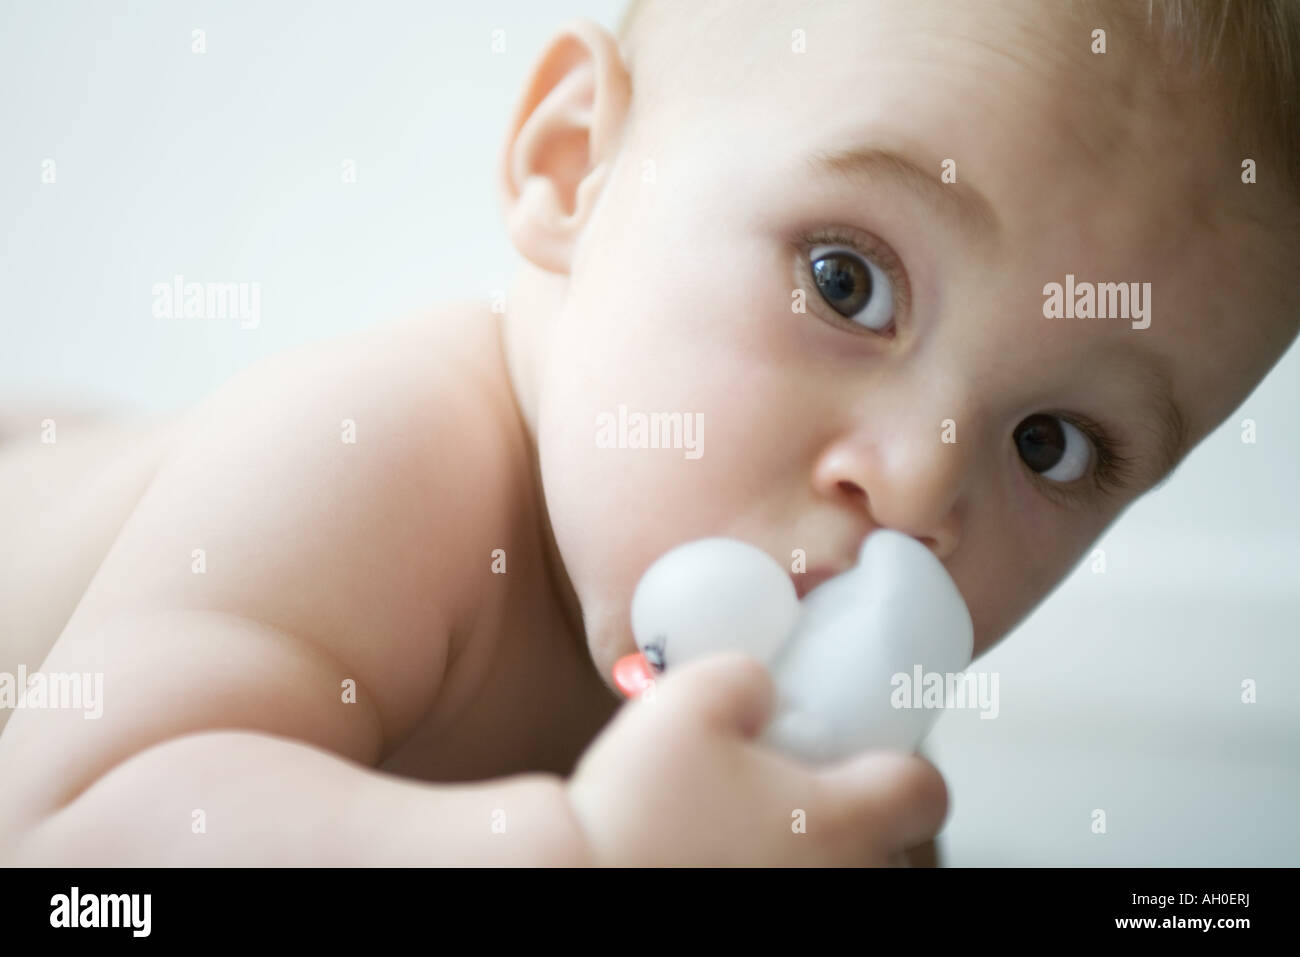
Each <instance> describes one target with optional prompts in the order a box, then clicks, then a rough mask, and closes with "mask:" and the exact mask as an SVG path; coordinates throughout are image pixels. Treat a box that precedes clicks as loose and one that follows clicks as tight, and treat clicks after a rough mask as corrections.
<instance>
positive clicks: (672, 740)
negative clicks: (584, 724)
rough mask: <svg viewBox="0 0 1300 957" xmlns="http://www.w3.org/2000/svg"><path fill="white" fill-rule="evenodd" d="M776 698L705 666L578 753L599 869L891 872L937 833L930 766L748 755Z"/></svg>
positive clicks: (760, 683) (719, 663) (685, 668)
mask: <svg viewBox="0 0 1300 957" xmlns="http://www.w3.org/2000/svg"><path fill="white" fill-rule="evenodd" d="M774 696H775V689H774V687H773V684H772V681H771V679H770V677H769V676H768V674H767V671H766V670H765V669H764V668H763V666H762V665H761V664H759V662H758V661H756V660H755V659H753V658H750V657H749V656H746V655H742V654H739V653H736V652H728V653H722V654H716V655H711V656H709V657H707V658H702V659H699V660H697V661H692V662H689V663H686V664H683V665H681V666H679V667H678V668H675V669H673V671H672V672H671V674H666V675H664V676H663V677H661V678H660V679H659V680H658V681H657V682H656V685H655V687H654V689H653V691H652V693H651V695H650V696H649V697H648V698H643V699H641V700H637V701H634V702H629V703H628V704H626V705H624V707H623V710H622V711H621V712H620V713H619V714H618V715H617V717H616V718H615V719H614V720H613V721H612V722H611V723H610V725H609V726H608V727H607V728H606V729H605V730H604V731H603V732H602V733H601V734H600V736H599V737H598V738H597V739H596V740H595V741H594V742H593V743H592V745H591V746H590V747H589V748H588V749H587V751H586V753H585V754H584V755H583V756H582V759H581V760H580V761H579V762H578V766H577V768H576V769H575V770H574V772H573V776H572V777H571V778H570V780H569V782H568V791H569V798H570V800H571V802H572V804H573V808H574V811H575V813H576V815H577V817H578V820H579V822H580V823H581V824H582V827H583V830H584V832H585V834H586V838H587V841H588V845H589V848H588V850H589V855H588V857H589V859H590V860H591V862H592V863H594V864H598V865H706V866H726V865H741V866H749V865H774V866H788V865H796V866H797V865H889V864H897V863H903V860H904V859H903V852H904V851H905V850H906V849H907V848H909V847H913V846H915V845H917V844H921V843H923V842H925V841H927V840H929V839H930V838H932V837H933V836H934V835H935V833H936V832H937V831H938V830H939V827H940V825H941V824H942V823H943V819H944V817H945V815H946V814H947V805H948V797H947V788H946V787H945V785H944V783H943V778H942V777H940V775H939V772H938V771H936V770H935V768H934V766H933V765H932V764H930V763H929V762H928V761H926V760H925V759H923V758H920V757H916V756H911V755H904V754H902V753H899V752H890V751H872V752H867V753H864V754H862V755H860V756H858V757H855V758H852V759H849V760H847V761H844V762H842V763H840V764H838V765H831V766H829V767H823V768H814V767H811V766H807V765H804V764H801V763H798V762H796V761H794V760H793V759H791V758H788V757H786V756H784V755H782V754H779V753H778V752H776V751H773V750H770V749H768V748H765V747H763V746H761V745H759V744H757V743H756V742H755V740H754V739H755V737H756V736H757V734H758V733H759V732H760V731H761V730H762V728H763V727H764V726H765V725H766V723H767V722H768V720H769V719H770V718H771V715H772V710H773V707H774V704H775V701H774Z"/></svg>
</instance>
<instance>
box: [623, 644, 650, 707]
mask: <svg viewBox="0 0 1300 957" xmlns="http://www.w3.org/2000/svg"><path fill="white" fill-rule="evenodd" d="M654 680H655V670H654V668H653V667H652V666H651V664H650V662H649V661H648V660H646V656H645V655H643V654H641V652H639V651H638V652H637V653H636V654H633V655H624V656H623V657H622V658H620V659H618V661H616V662H614V684H615V685H616V686H617V687H618V690H619V691H621V692H623V694H624V695H626V696H627V697H629V698H635V697H637V696H638V695H640V694H641V692H643V691H645V689H646V688H648V687H650V685H652V684H654Z"/></svg>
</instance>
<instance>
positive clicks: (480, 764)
mask: <svg viewBox="0 0 1300 957" xmlns="http://www.w3.org/2000/svg"><path fill="white" fill-rule="evenodd" d="M1219 7H1220V5H1219V4H1213V3H1210V2H1208V0H1207V2H1177V0H1156V2H1154V3H1153V5H1152V8H1151V10H1150V11H1148V10H1147V9H1146V5H1144V4H1129V3H1123V2H1101V0H1098V2H1093V3H1081V2H1078V3H1072V4H1064V3H1062V4H1056V3H1043V2H1041V0H1005V2H1001V3H998V4H992V3H979V4H966V3H955V2H952V3H947V2H917V0H856V2H851V0H820V2H815V3H814V2H798V0H749V2H744V3H741V2H736V0H709V2H683V3H673V2H669V0H650V2H644V0H643V2H640V3H637V4H635V5H634V6H633V8H632V9H631V10H630V11H629V12H628V14H627V16H626V18H625V20H624V24H623V27H622V29H621V31H620V36H619V37H618V38H615V37H614V36H611V35H610V34H609V33H608V32H606V31H605V30H604V29H602V28H601V27H599V26H596V25H594V24H592V23H590V22H587V21H578V22H575V23H572V24H569V25H568V26H566V27H565V28H564V29H563V30H561V31H560V32H559V33H558V34H557V36H556V37H555V39H554V40H553V41H552V42H551V44H550V45H549V46H548V47H547V49H546V50H545V52H544V54H543V55H542V56H541V57H540V59H539V60H538V61H537V63H536V66H535V68H534V69H533V71H532V73H531V74H530V76H529V79H528V81H527V85H526V88H525V90H524V92H523V96H522V100H521V103H520V106H519V109H518V112H517V114H516V115H515V117H514V118H513V121H512V122H511V124H510V126H509V130H508V135H507V136H506V138H505V142H504V146H503V149H502V153H501V159H500V167H499V168H500V187H501V194H502V198H503V206H504V220H505V226H506V229H507V231H508V234H509V238H510V241H511V243H512V244H513V245H514V247H515V249H516V250H518V252H519V253H520V255H521V257H522V259H523V260H524V264H523V266H522V268H521V269H520V271H519V273H518V275H517V277H516V280H515V282H514V284H513V285H512V287H511V290H510V293H509V296H508V297H507V304H506V307H505V309H504V314H503V315H502V314H499V310H495V309H493V308H492V305H490V304H478V303H459V304H455V305H449V306H446V307H444V308H441V309H439V310H437V311H436V312H435V313H434V314H432V315H429V316H425V317H420V318H418V319H414V320H410V321H406V322H402V323H397V324H387V325H381V326H377V327H375V328H373V329H371V330H369V331H367V332H365V333H363V334H359V335H355V336H352V337H349V338H347V339H344V340H342V341H337V342H333V343H329V344H325V345H317V346H312V347H310V348H305V349H302V350H299V351H297V352H294V353H291V354H288V355H284V356H282V357H278V358H276V359H275V360H273V361H267V362H264V363H261V364H259V365H257V366H254V367H253V368H251V369H249V370H248V371H246V372H244V373H243V374H241V375H239V376H237V377H236V378H235V379H233V380H232V381H230V382H229V383H228V384H226V385H225V386H224V387H223V388H221V389H220V390H218V391H217V392H216V393H215V394H213V395H212V396H211V397H210V398H209V399H208V400H207V401H206V402H204V403H203V404H202V405H201V406H199V407H198V408H197V409H196V410H195V411H193V412H192V413H191V414H189V415H187V416H185V417H183V418H178V419H176V420H175V421H172V422H169V423H166V424H164V425H162V426H159V427H156V428H154V429H152V430H151V431H150V432H149V433H148V434H147V435H145V436H143V437H138V438H132V439H130V440H129V441H128V439H127V437H126V436H127V433H125V432H122V431H119V432H115V433H96V434H95V435H96V436H98V437H95V436H91V434H90V433H89V432H88V431H87V430H86V429H82V430H81V431H82V432H83V433H84V434H85V436H86V437H85V438H84V439H83V440H80V441H79V440H78V423H77V422H75V421H67V422H62V423H61V425H60V428H61V430H62V431H60V433H59V434H60V441H59V444H58V445H57V446H54V448H59V450H60V451H59V453H58V455H59V456H60V457H59V458H55V457H54V456H53V454H50V453H51V447H50V446H44V447H41V446H38V444H37V442H36V440H35V439H34V438H31V439H30V440H29V438H27V437H28V436H32V435H34V433H35V431H36V427H35V424H33V425H32V426H31V427H30V428H27V427H25V431H24V433H23V435H24V438H22V439H10V441H9V445H8V448H7V449H6V450H5V453H4V458H2V459H0V469H2V470H3V471H0V487H3V488H4V489H5V492H4V494H3V495H2V496H0V500H3V501H5V502H16V504H15V505H12V506H10V507H12V508H14V509H15V512H14V514H13V515H12V516H7V517H6V522H7V523H8V528H9V529H10V530H11V534H13V535H14V536H15V537H16V538H21V536H22V534H24V529H31V530H35V529H38V528H39V529H40V530H41V537H39V538H35V539H34V541H36V542H37V543H38V544H39V545H40V546H43V547H45V548H46V549H47V550H46V552H45V555H44V557H42V559H41V561H40V562H39V563H37V564H26V565H24V566H22V567H23V569H24V574H25V577H24V578H23V591H22V593H21V594H16V593H15V594H14V595H12V596H11V597H9V598H8V599H7V600H6V602H5V604H4V606H3V609H2V610H3V614H4V616H5V620H0V634H3V635H4V642H3V644H0V655H2V656H3V657H0V669H4V670H7V671H9V672H11V673H12V672H15V671H16V669H17V668H18V666H19V665H20V664H21V665H25V666H26V667H27V668H28V669H30V670H36V669H37V668H38V667H39V670H40V671H41V672H43V673H47V674H61V673H80V674H102V676H103V701H102V716H101V717H99V718H98V719H96V720H87V719H85V718H84V717H83V715H82V713H81V712H79V711H72V710H66V709H65V710H59V709H37V708H28V709H18V710H14V711H12V713H10V714H9V720H8V722H7V724H6V725H4V727H3V733H2V734H0V778H2V779H3V780H4V782H5V785H4V787H3V788H2V789H0V863H5V864H31V863H39V864H77V865H107V864H116V865H123V864H127V865H132V864H191V863H192V864H285V863H294V864H308V865H317V864H331V865H333V864H361V865H367V864H403V865H407V864H409V865H428V864H760V863H762V864H795V865H804V864H890V863H903V862H906V860H907V857H906V855H907V853H908V852H909V850H910V849H913V848H916V847H918V846H922V845H925V844H926V842H928V841H929V840H930V839H932V838H933V837H934V835H935V834H936V832H937V831H938V830H939V828H940V826H941V824H942V822H943V819H944V817H945V814H946V811H947V798H946V792H945V788H944V784H943V781H942V778H941V777H940V776H939V774H938V772H937V771H936V770H935V769H934V768H933V767H932V766H931V765H930V764H929V763H928V762H927V761H926V760H925V759H924V758H922V757H920V756H917V755H904V754H895V753H888V752H870V753H866V754H862V755H860V756H858V757H855V758H853V759H850V760H846V761H844V762H841V763H838V764H835V765H832V766H829V767H822V768H815V767H810V766H806V765H804V764H802V763H800V762H797V761H795V760H793V759H791V758H789V757H787V756H785V755H782V754H780V753H777V752H775V751H772V750H770V749H766V748H764V747H761V746H760V745H759V743H758V742H756V741H755V740H754V739H755V737H756V736H757V734H758V733H759V731H760V730H761V729H762V728H763V727H764V725H765V722H766V721H767V720H768V719H769V718H770V716H771V714H772V708H773V692H772V684H771V681H770V678H769V677H768V676H767V674H766V673H765V672H764V671H763V669H762V668H761V667H760V666H759V665H757V663H756V662H754V661H753V660H751V659H749V658H747V657H745V656H742V655H740V654H738V653H730V654H724V655H717V656H714V657H711V658H708V659H705V660H702V661H699V662H695V663H692V664H690V665H687V666H683V667H682V668H680V669H677V670H675V671H673V672H670V673H667V674H666V675H665V677H664V678H663V679H662V680H661V681H660V682H658V685H659V687H658V688H657V689H656V693H655V694H654V695H653V697H652V698H651V699H649V700H641V701H636V702H633V703H629V704H627V705H625V706H623V707H622V708H621V709H620V696H619V695H618V694H617V693H616V691H615V688H614V685H613V682H612V678H611V669H612V667H613V665H614V662H615V661H616V660H617V659H619V658H620V657H621V656H623V655H625V654H627V653H629V652H631V651H633V650H634V644H633V639H632V634H631V631H630V626H629V604H630V601H631V597H632V592H633V590H634V588H635V586H636V583H637V581H638V579H639V577H640V575H641V574H642V573H643V572H644V571H645V569H646V568H647V567H648V566H649V565H650V564H651V563H652V562H653V561H654V560H655V559H656V558H657V557H658V556H660V555H661V554H662V553H664V552H665V551H667V550H668V549H670V548H672V547H673V546H675V545H677V544H680V543H682V542H684V541H688V540H691V539H697V538H703V537H708V536H727V537H730V538H735V539H740V540H743V541H746V542H751V543H753V544H755V545H757V546H759V547H760V548H762V549H764V550H765V551H767V552H768V553H769V554H770V555H772V556H773V557H774V558H775V559H777V560H778V561H780V562H782V563H783V564H785V565H787V566H788V565H789V563H790V560H791V555H792V554H793V553H794V552H795V551H796V550H802V552H803V554H805V555H806V556H807V559H806V562H807V568H808V570H809V571H808V574H809V575H810V576H812V575H817V576H819V577H825V576H826V575H828V574H831V573H834V572H839V571H843V570H844V569H846V568H848V567H850V566H851V565H852V563H853V561H854V558H855V556H856V554H857V550H858V546H859V545H860V543H861V542H862V540H863V539H864V537H865V536H867V535H869V534H870V533H871V532H872V531H873V530H875V529H878V528H892V529H897V530H899V531H902V532H904V533H906V534H908V535H911V536H913V537H915V538H916V539H918V540H919V541H920V542H922V543H924V544H925V545H926V546H927V547H929V548H930V549H931V550H932V551H933V552H934V554H935V555H936V556H938V557H939V558H940V559H941V560H942V562H943V564H944V566H945V567H946V568H947V570H948V571H949V573H950V574H951V576H952V577H953V579H954V581H955V582H956V584H957V585H958V587H959V589H960V591H961V593H962V595H963V596H964V598H965V600H966V602H967V604H968V606H969V608H970V612H971V616H972V619H973V622H974V626H975V652H976V654H977V655H978V654H979V653H981V652H983V651H985V650H987V649H988V648H989V647H990V646H991V645H993V644H994V643H995V642H996V641H997V640H998V639H999V638H1000V637H1001V636H1003V635H1004V634H1005V633H1006V632H1007V631H1008V630H1010V629H1011V628H1012V627H1013V626H1014V625H1015V624H1016V623H1017V622H1018V621H1019V620H1020V619H1022V618H1023V617H1024V616H1025V615H1026V614H1027V613H1028V612H1029V611H1030V610H1031V609H1032V608H1033V607H1034V605H1035V604H1036V603H1037V602H1039V601H1040V600H1041V599H1042V598H1043V597H1044V596H1045V595H1046V594H1047V593H1048V592H1049V591H1050V590H1051V589H1052V588H1053V587H1054V586H1055V585H1056V583H1057V582H1059V581H1060V579H1061V578H1062V577H1063V576H1064V574H1065V573H1066V572H1067V571H1068V570H1069V569H1070V568H1071V566H1072V565H1073V564H1074V563H1075V562H1076V561H1077V559H1078V558H1079V557H1080V556H1081V555H1082V554H1083V553H1084V551H1085V550H1086V549H1087V548H1088V546H1089V544H1090V543H1092V542H1093V541H1094V540H1096V539H1097V538H1098V536H1099V535H1100V534H1101V533H1102V532H1103V530H1105V529H1106V528H1107V526H1108V525H1109V524H1110V523H1111V522H1113V521H1114V520H1115V519H1116V517H1118V516H1119V515H1120V513H1121V512H1123V511H1124V509H1125V508H1127V507H1128V506H1129V505H1130V504H1131V503H1132V502H1133V501H1135V500H1136V499H1137V498H1138V497H1139V496H1140V495H1142V493H1144V492H1145V491H1147V490H1150V489H1151V488H1152V487H1154V486H1155V485H1157V484H1158V483H1160V482H1161V480H1162V479H1163V478H1164V477H1165V476H1166V475H1168V473H1169V472H1170V470H1171V469H1172V468H1173V467H1174V466H1175V464H1176V463H1177V462H1178V461H1179V460H1180V459H1182V457H1183V456H1185V455H1186V454H1187V453H1188V451H1189V450H1191V449H1192V448H1193V447H1194V446H1195V445H1196V444H1197V443H1198V442H1199V441H1200V440H1201V439H1203V438H1204V437H1205V436H1206V435H1207V434H1208V433H1209V432H1210V431H1212V430H1213V429H1214V428H1215V427H1216V426H1217V425H1218V424H1219V423H1220V422H1222V421H1223V420H1224V419H1225V418H1226V417H1227V416H1228V415H1229V414H1230V413H1231V412H1232V411H1233V410H1234V409H1235V408H1236V407H1237V406H1238V405H1239V404H1240V403H1241V402H1242V401H1243V400H1244V398H1245V397H1246V396H1247V395H1248V394H1249V393H1250V392H1251V390H1252V389H1253V388H1254V386H1255V385H1256V384H1257V383H1258V382H1259V381H1260V380H1261V378H1263V376H1264V375H1265V374H1266V373H1267V372H1268V370H1269V369H1270V368H1271V367H1272V366H1273V364H1274V363H1275V362H1276V361H1277V360H1278V358H1279V357H1280V356H1281V355H1282V354H1283V352H1284V351H1285V350H1286V349H1287V347H1288V345H1289V344H1290V343H1291V342H1292V340H1293V339H1294V338H1295V336H1296V332H1297V326H1298V321H1300V301H1297V300H1298V297H1300V290H1298V289H1297V288H1296V286H1295V283H1294V281H1293V279H1294V276H1295V274H1296V273H1295V269H1296V265H1297V260H1298V259H1300V231H1298V230H1297V222H1298V221H1300V217H1298V216H1297V213H1298V212H1300V150H1298V149H1297V139H1296V136H1297V132H1296V131H1297V123H1296V114H1295V110H1296V98H1295V89H1296V76H1295V74H1294V73H1293V72H1291V70H1293V69H1294V68H1295V64H1296V62H1297V58H1298V57H1300V39H1298V38H1300V5H1297V4H1296V3H1294V2H1292V0H1274V2H1266V0H1260V2H1255V3H1241V4H1235V5H1232V6H1231V7H1229V8H1226V9H1224V10H1219V9H1218V8H1219ZM1139 8H1141V9H1139ZM1148 13H1149V14H1150V16H1149V17H1148ZM1288 111H1289V112H1288ZM649 413H658V414H659V419H657V420H656V421H666V420H669V419H670V417H671V414H674V413H675V414H678V415H679V419H678V420H677V421H682V422H688V423H690V424H691V431H690V432H689V439H690V441H689V443H688V442H687V441H686V438H687V437H688V433H686V432H685V431H683V433H682V434H681V437H682V440H681V441H680V442H678V447H677V448H662V447H660V448H644V447H639V446H642V445H644V444H646V443H644V442H642V441H639V440H638V441H634V440H632V438H631V437H629V436H627V435H623V434H622V431H623V426H622V425H618V423H620V422H623V423H627V422H630V421H638V422H641V423H644V421H646V420H645V419H644V418H642V419H636V416H638V415H641V414H649ZM34 422H35V420H34ZM624 439H627V441H623V440H624ZM96 443H98V444H96ZM656 444H661V445H662V444H668V445H672V444H673V442H671V441H670V442H667V443H656ZM76 450H80V451H76ZM38 460H39V461H38ZM45 470H49V471H45ZM74 472H75V473H76V474H78V475H81V474H95V475H97V476H101V477H102V478H101V479H100V480H99V481H98V483H97V484H96V485H95V486H94V487H90V486H86V485H82V486H78V488H80V489H81V491H80V492H77V493H73V492H64V491H62V490H63V489H65V488H71V486H69V485H68V484H67V483H68V482H69V475H71V474H72V473H74ZM61 483H62V484H61ZM20 486H21V487H22V489H23V490H24V492H25V494H26V497H25V498H24V497H20V496H18V495H17V494H16V490H18V489H19V487H20ZM52 516H55V517H57V518H58V520H59V521H61V522H63V523H64V524H63V526H61V527H64V528H68V529H70V530H71V529H74V528H75V534H72V533H71V531H70V532H69V533H67V534H63V535H59V534H58V533H57V530H56V529H54V526H53V525H52V518H51V517H52ZM33 534H34V531H33ZM794 577H795V578H796V579H799V577H800V576H799V575H798V574H795V576H794ZM803 588H805V589H806V583H805V585H804V586H803ZM15 591H16V590H15ZM611 719H612V720H611ZM796 810H800V811H802V813H803V815H804V819H805V820H806V822H807V823H806V829H798V828H792V827H791V820H792V814H793V813H795V812H796Z"/></svg>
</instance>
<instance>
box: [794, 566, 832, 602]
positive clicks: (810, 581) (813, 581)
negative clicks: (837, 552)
mask: <svg viewBox="0 0 1300 957" xmlns="http://www.w3.org/2000/svg"><path fill="white" fill-rule="evenodd" d="M838 574H839V569H837V568H831V567H829V566H825V565H823V566H821V567H820V568H814V569H812V570H811V571H806V572H791V573H790V580H791V581H792V582H794V590H795V594H797V595H798V596H799V600H800V601H803V597H804V595H806V594H808V593H809V592H810V591H812V590H813V589H814V588H816V587H817V586H818V585H820V584H822V583H823V582H825V581H829V580H830V579H832V578H834V577H835V576H836V575H838Z"/></svg>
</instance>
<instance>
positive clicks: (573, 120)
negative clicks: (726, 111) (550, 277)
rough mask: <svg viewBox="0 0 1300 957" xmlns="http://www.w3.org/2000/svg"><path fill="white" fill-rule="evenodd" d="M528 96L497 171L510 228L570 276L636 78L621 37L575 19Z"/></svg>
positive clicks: (537, 69)
mask: <svg viewBox="0 0 1300 957" xmlns="http://www.w3.org/2000/svg"><path fill="white" fill-rule="evenodd" d="M524 91H525V92H524V97H523V100H522V101H521V102H520V104H519V107H518V109H517V110H516V111H515V116H514V119H513V121H512V122H511V124H510V130H509V133H508V135H507V136H506V141H505V145H504V148H503V150H502V153H501V158H500V165H499V168H498V180H499V185H500V188H501V192H502V201H503V205H504V207H505V221H506V231H507V233H508V235H509V236H510V241H511V243H513V244H514V247H515V248H516V249H517V250H518V251H519V253H520V254H521V255H522V256H524V257H525V258H526V259H528V260H530V261H531V262H532V263H534V264H535V265H537V266H539V267H541V268H542V269H545V270H548V271H549V272H555V273H568V271H569V267H570V264H571V262H572V258H573V248H574V244H575V241H576V240H577V237H578V235H579V234H580V233H581V231H582V228H583V226H584V225H586V223H587V220H588V219H589V217H590V215H591V211H592V208H593V207H594V206H595V203H596V199H597V197H598V196H599V195H600V191H601V188H602V187H603V186H604V185H605V182H606V181H607V179H608V176H609V171H610V169H611V167H612V166H613V161H614V157H615V155H616V154H617V150H618V144H619V141H620V139H621V137H622V133H623V128H624V124H625V121H626V119H627V113H628V104H629V103H630V101H631V81H630V79H629V78H628V74H627V69H626V67H625V66H624V64H623V58H622V56H621V55H620V53H619V49H618V42H617V41H616V40H615V39H614V37H612V36H610V34H609V32H608V31H606V30H605V29H604V28H603V27H601V26H599V25H598V24H596V23H593V22H591V21H590V20H575V21H572V22H571V23H569V24H567V25H565V27H564V28H563V29H562V30H561V31H560V32H559V33H558V34H557V35H556V36H555V38H554V39H553V40H551V42H550V44H549V45H548V47H547V48H546V51H545V52H544V53H543V54H542V56H541V58H540V59H539V60H538V61H537V64H536V65H535V66H534V67H533V71H532V73H531V74H530V75H529V78H528V81H527V83H526V84H525V87H524Z"/></svg>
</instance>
